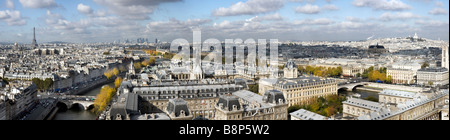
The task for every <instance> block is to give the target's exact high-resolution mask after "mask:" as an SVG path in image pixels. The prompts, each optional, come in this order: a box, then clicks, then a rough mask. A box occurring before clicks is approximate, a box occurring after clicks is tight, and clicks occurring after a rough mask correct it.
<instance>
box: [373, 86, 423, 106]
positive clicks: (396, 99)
mask: <svg viewBox="0 0 450 140" xmlns="http://www.w3.org/2000/svg"><path fill="white" fill-rule="evenodd" d="M416 94H417V93H413V92H406V91H398V90H388V89H385V90H383V91H382V92H380V93H378V102H379V103H386V104H388V103H394V104H400V103H403V102H406V101H411V100H413V99H414V97H415V96H416Z"/></svg>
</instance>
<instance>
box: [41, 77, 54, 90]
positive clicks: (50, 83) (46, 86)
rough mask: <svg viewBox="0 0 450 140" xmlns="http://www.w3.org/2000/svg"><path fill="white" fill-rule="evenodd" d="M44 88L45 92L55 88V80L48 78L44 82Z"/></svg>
mask: <svg viewBox="0 0 450 140" xmlns="http://www.w3.org/2000/svg"><path fill="white" fill-rule="evenodd" d="M43 82H44V85H43V88H44V90H48V89H50V88H51V87H52V86H53V80H52V79H51V78H46V79H45V80H44V81H43Z"/></svg>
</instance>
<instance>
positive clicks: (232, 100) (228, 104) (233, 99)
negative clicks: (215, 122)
mask: <svg viewBox="0 0 450 140" xmlns="http://www.w3.org/2000/svg"><path fill="white" fill-rule="evenodd" d="M217 104H218V105H219V104H223V107H224V108H225V109H227V110H228V111H231V110H233V105H236V107H237V109H238V110H239V109H240V108H241V104H240V103H239V99H238V97H237V96H235V95H221V96H220V98H219V101H218V102H217Z"/></svg>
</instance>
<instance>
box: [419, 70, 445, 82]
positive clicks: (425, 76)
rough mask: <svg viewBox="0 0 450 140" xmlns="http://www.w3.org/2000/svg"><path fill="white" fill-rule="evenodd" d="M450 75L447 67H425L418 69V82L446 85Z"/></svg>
mask: <svg viewBox="0 0 450 140" xmlns="http://www.w3.org/2000/svg"><path fill="white" fill-rule="evenodd" d="M448 80H449V75H448V69H447V68H424V69H419V70H418V71H417V84H419V85H429V84H431V83H432V85H430V86H437V85H446V84H448Z"/></svg>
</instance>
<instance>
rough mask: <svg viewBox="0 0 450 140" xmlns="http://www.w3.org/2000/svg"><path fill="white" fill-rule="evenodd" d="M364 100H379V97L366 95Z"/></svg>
mask: <svg viewBox="0 0 450 140" xmlns="http://www.w3.org/2000/svg"><path fill="white" fill-rule="evenodd" d="M364 100H369V101H373V102H378V99H377V98H375V97H373V96H369V97H366V98H364Z"/></svg>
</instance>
